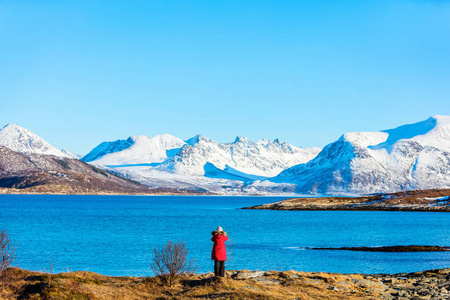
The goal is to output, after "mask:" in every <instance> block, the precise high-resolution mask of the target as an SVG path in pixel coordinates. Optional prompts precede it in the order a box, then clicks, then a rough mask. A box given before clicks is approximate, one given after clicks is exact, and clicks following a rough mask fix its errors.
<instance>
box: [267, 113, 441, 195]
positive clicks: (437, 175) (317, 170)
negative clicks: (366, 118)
mask: <svg viewBox="0 0 450 300" xmlns="http://www.w3.org/2000/svg"><path fill="white" fill-rule="evenodd" d="M271 181H273V182H276V183H293V184H296V185H297V188H296V191H297V192H299V193H320V194H333V193H334V194H337V193H376V192H394V191H402V190H411V189H430V188H449V187H450V117H449V116H434V117H431V118H429V119H427V120H425V121H422V122H419V123H415V124H409V125H404V126H400V127H397V128H395V129H390V130H383V131H380V132H352V133H345V134H344V135H342V136H341V138H339V139H338V140H337V141H336V142H334V143H331V144H329V145H327V146H326V147H325V148H324V149H323V150H322V151H321V152H320V153H319V154H318V155H317V156H316V157H315V158H314V159H312V160H311V161H309V162H307V163H304V164H300V165H296V166H294V167H292V168H289V169H287V170H285V171H283V172H281V173H280V174H279V175H278V176H276V177H275V178H272V179H271Z"/></svg>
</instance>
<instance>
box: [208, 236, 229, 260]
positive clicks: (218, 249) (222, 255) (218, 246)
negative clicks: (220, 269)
mask: <svg viewBox="0 0 450 300" xmlns="http://www.w3.org/2000/svg"><path fill="white" fill-rule="evenodd" d="M211 241H213V242H214V246H213V249H212V253H211V260H227V251H226V250H225V241H228V237H227V236H224V235H221V234H216V235H214V236H213V237H212V238H211Z"/></svg>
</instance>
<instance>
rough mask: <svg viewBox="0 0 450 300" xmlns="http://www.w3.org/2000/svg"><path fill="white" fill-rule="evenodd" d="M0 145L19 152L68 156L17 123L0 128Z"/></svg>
mask: <svg viewBox="0 0 450 300" xmlns="http://www.w3.org/2000/svg"><path fill="white" fill-rule="evenodd" d="M0 146H5V147H8V148H9V149H11V150H13V151H16V152H20V153H32V154H47V155H55V156H60V157H69V156H68V155H67V154H65V153H63V152H62V151H60V150H58V149H56V148H55V147H53V146H52V145H50V144H49V143H48V142H46V141H45V140H44V139H42V138H41V137H39V136H38V135H36V134H34V133H33V132H31V131H30V130H28V129H25V128H22V127H20V126H19V125H17V124H8V125H6V126H5V127H3V128H2V129H1V130H0Z"/></svg>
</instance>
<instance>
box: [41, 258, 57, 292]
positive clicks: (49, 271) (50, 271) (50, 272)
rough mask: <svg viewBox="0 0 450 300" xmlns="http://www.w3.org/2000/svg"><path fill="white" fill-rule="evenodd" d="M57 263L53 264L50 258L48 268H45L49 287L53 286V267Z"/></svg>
mask: <svg viewBox="0 0 450 300" xmlns="http://www.w3.org/2000/svg"><path fill="white" fill-rule="evenodd" d="M54 267H55V265H54V264H53V262H52V261H51V260H50V263H49V265H48V268H47V269H45V272H44V273H45V276H46V277H47V280H46V284H47V287H51V286H52V275H53V269H54Z"/></svg>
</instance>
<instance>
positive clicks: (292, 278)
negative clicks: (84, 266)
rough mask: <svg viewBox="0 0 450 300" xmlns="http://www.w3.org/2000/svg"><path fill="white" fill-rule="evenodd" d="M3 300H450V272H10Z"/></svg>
mask: <svg viewBox="0 0 450 300" xmlns="http://www.w3.org/2000/svg"><path fill="white" fill-rule="evenodd" d="M5 275H6V276H5V277H4V278H3V279H2V280H3V281H2V283H1V284H0V299H450V293H449V291H450V269H439V270H430V271H423V272H416V273H401V274H375V275H364V274H336V273H322V272H297V271H284V272H279V271H246V270H239V271H226V277H225V278H220V277H214V276H213V274H212V273H208V274H193V275H190V276H187V277H184V278H180V279H179V280H178V281H177V282H176V283H175V284H174V285H173V286H171V287H168V286H164V285H161V281H160V280H159V278H157V277H111V276H103V275H99V274H96V273H92V272H70V273H60V274H48V273H39V272H30V271H25V270H21V269H17V268H10V269H7V270H6V272H5Z"/></svg>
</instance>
